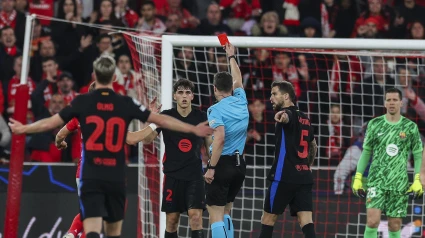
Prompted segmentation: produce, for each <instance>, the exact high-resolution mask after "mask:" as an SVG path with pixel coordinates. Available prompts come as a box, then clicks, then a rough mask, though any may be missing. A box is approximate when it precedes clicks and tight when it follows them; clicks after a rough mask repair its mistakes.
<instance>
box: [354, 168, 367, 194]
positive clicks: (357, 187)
mask: <svg viewBox="0 0 425 238" xmlns="http://www.w3.org/2000/svg"><path fill="white" fill-rule="evenodd" d="M362 178H363V175H362V174H361V173H359V172H357V173H356V175H355V176H354V182H353V186H352V189H353V193H354V195H356V196H358V197H361V198H365V197H366V192H365V191H364V189H363V182H362Z"/></svg>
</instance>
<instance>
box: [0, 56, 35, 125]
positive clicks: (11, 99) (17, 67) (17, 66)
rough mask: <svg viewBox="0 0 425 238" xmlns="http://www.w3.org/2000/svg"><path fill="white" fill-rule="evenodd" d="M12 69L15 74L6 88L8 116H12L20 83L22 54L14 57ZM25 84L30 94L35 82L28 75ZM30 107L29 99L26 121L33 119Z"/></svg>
mask: <svg viewBox="0 0 425 238" xmlns="http://www.w3.org/2000/svg"><path fill="white" fill-rule="evenodd" d="M13 70H14V71H15V75H14V76H13V77H12V79H11V80H10V81H9V85H8V90H7V114H8V115H9V116H10V117H13V114H14V113H15V95H16V88H17V87H18V86H19V85H20V83H21V70H22V56H19V57H16V58H15V61H14V66H13ZM27 85H28V88H29V91H28V93H29V94H30V95H31V94H32V92H33V91H34V89H35V83H34V81H32V79H31V78H30V77H28V78H27ZM0 104H2V103H0ZM31 108H32V105H31V100H30V101H28V112H27V120H28V122H32V121H33V120H34V118H33V116H34V115H33V114H32V111H31Z"/></svg>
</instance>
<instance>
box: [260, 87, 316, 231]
mask: <svg viewBox="0 0 425 238" xmlns="http://www.w3.org/2000/svg"><path fill="white" fill-rule="evenodd" d="M270 101H271V103H272V105H273V109H274V110H275V111H276V112H277V113H276V115H275V120H276V131H275V135H276V144H275V159H274V161H273V165H272V168H271V169H270V172H269V175H268V180H270V181H271V184H270V186H269V188H268V189H267V193H266V199H265V200H264V211H263V216H262V218H261V224H262V226H261V234H260V238H270V237H272V235H273V227H274V224H275V222H276V220H277V217H278V216H279V215H280V214H282V213H283V212H284V211H285V208H286V206H287V205H289V207H290V211H291V216H297V217H298V222H299V225H300V227H301V229H302V231H303V233H304V237H306V238H315V237H316V233H315V231H314V224H313V218H312V211H313V198H312V191H311V190H312V186H313V175H312V174H311V170H310V166H311V165H312V164H313V161H314V157H315V156H316V151H317V145H316V140H315V139H314V131H313V127H312V126H311V124H310V119H309V118H308V117H307V116H306V115H305V114H304V113H303V112H300V111H299V110H298V108H297V107H296V106H295V105H294V102H295V90H294V87H293V86H292V84H291V83H290V82H287V81H282V82H273V83H272V92H271V97H270Z"/></svg>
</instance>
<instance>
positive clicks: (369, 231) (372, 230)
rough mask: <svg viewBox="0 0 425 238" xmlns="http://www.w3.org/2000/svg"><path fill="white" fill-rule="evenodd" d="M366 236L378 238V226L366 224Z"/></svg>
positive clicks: (367, 237) (365, 237) (366, 237)
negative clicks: (373, 226)
mask: <svg viewBox="0 0 425 238" xmlns="http://www.w3.org/2000/svg"><path fill="white" fill-rule="evenodd" d="M364 238H378V228H371V227H368V226H366V229H365V231H364Z"/></svg>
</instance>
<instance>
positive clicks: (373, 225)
mask: <svg viewBox="0 0 425 238" xmlns="http://www.w3.org/2000/svg"><path fill="white" fill-rule="evenodd" d="M379 222H380V219H376V218H374V217H368V218H367V226H368V227H370V228H378V226H379Z"/></svg>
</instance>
